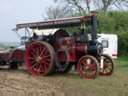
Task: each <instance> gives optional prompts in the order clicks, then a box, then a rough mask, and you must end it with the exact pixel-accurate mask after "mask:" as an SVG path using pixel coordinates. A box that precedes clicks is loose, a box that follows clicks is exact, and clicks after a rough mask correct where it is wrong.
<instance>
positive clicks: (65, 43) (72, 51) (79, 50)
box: [54, 37, 87, 62]
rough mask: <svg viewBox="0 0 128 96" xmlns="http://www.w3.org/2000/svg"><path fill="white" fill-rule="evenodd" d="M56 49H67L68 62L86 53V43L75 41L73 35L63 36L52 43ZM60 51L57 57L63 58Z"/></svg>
mask: <svg viewBox="0 0 128 96" xmlns="http://www.w3.org/2000/svg"><path fill="white" fill-rule="evenodd" d="M54 48H56V49H59V50H60V49H62V50H67V51H68V57H69V62H77V61H78V60H79V59H80V58H81V57H82V56H84V55H85V54H87V45H86V44H85V43H80V42H76V41H75V39H74V38H73V37H64V38H61V39H59V40H58V41H57V42H56V44H55V45H54ZM63 55H64V54H62V52H61V54H60V56H58V57H59V59H60V60H63Z"/></svg>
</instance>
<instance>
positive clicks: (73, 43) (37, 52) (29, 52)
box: [16, 15, 113, 79]
mask: <svg viewBox="0 0 128 96" xmlns="http://www.w3.org/2000/svg"><path fill="white" fill-rule="evenodd" d="M87 26H88V28H90V33H89V32H85V31H87V30H86V29H87ZM69 27H81V29H80V30H79V32H77V33H75V34H74V35H73V36H70V35H69V33H68V32H66V28H67V29H68V28H69ZM22 28H25V29H26V28H29V29H32V30H35V29H38V30H42V29H53V28H60V29H58V30H57V31H56V32H55V33H54V34H49V35H42V36H38V35H37V34H36V33H33V37H31V38H30V39H29V41H28V42H27V43H26V53H25V54H26V58H25V63H26V65H27V68H28V71H29V72H30V73H31V74H33V75H43V76H46V75H49V74H51V73H53V72H61V73H68V72H69V71H70V70H71V68H72V66H73V65H75V66H76V69H77V71H78V72H79V74H80V76H81V77H83V78H89V79H92V78H96V77H97V75H98V74H101V75H111V74H112V72H113V61H112V59H111V58H110V57H109V56H107V55H103V54H102V44H100V43H99V42H98V41H97V18H96V16H95V15H92V16H82V17H73V18H65V19H58V20H52V21H44V22H33V23H23V24H17V26H16V29H17V30H18V29H22ZM88 33H89V34H88Z"/></svg>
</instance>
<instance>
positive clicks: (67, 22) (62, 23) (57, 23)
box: [16, 16, 91, 29]
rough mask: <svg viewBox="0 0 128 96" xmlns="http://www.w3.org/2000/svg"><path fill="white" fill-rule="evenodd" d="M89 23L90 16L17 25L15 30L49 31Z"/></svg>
mask: <svg viewBox="0 0 128 96" xmlns="http://www.w3.org/2000/svg"><path fill="white" fill-rule="evenodd" d="M90 21H91V16H80V17H72V18H63V19H55V20H50V21H42V22H31V23H22V24H17V25H16V29H21V28H30V29H50V28H60V27H71V26H80V24H82V23H87V24H89V23H90Z"/></svg>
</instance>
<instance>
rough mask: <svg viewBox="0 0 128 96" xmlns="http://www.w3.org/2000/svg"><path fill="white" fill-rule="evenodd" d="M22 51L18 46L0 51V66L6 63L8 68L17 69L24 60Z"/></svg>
mask: <svg viewBox="0 0 128 96" xmlns="http://www.w3.org/2000/svg"><path fill="white" fill-rule="evenodd" d="M24 53H25V52H24V51H23V50H21V49H18V48H16V49H11V50H4V51H2V52H0V66H5V65H8V66H9V68H10V69H17V68H18V65H21V64H22V63H23V62H24Z"/></svg>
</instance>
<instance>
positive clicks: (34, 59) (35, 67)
mask: <svg viewBox="0 0 128 96" xmlns="http://www.w3.org/2000/svg"><path fill="white" fill-rule="evenodd" d="M26 62H27V67H28V69H29V71H30V72H31V73H32V74H33V75H44V76H45V75H47V74H48V73H49V71H50V70H51V68H52V64H53V56H52V53H51V51H50V49H49V48H48V47H47V46H45V45H44V44H43V43H41V42H35V43H32V44H30V45H29V46H28V48H27V51H26Z"/></svg>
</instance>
